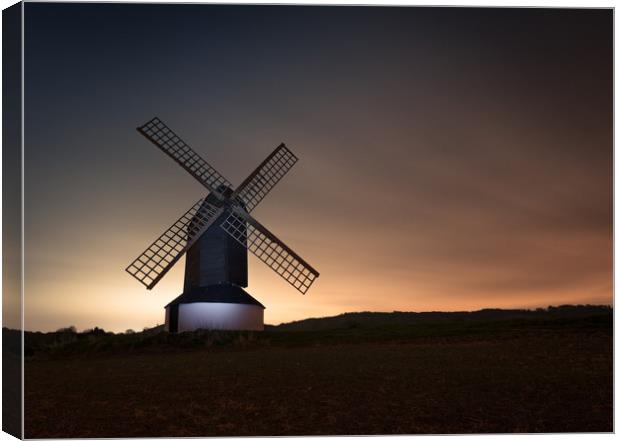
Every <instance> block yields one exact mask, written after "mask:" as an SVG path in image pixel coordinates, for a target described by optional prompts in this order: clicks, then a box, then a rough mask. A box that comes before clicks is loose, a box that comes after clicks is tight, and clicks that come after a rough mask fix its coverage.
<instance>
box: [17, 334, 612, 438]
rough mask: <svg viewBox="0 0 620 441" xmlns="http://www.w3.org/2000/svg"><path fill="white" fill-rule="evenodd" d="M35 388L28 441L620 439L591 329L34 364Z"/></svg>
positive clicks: (602, 351)
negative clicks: (535, 435)
mask: <svg viewBox="0 0 620 441" xmlns="http://www.w3.org/2000/svg"><path fill="white" fill-rule="evenodd" d="M25 388H26V408H25V418H26V419H25V429H26V436H27V437H29V438H46V437H54V438H60V437H80V438H86V437H121V436H122V437H131V436H167V437H173V436H214V435H228V436H231V435H329V434H424V433H429V434H430V433H435V434H438V433H446V434H448V433H492V432H495V433H497V432H590V431H593V432H610V431H612V430H613V428H612V394H613V392H612V337H611V334H610V333H609V332H601V331H591V330H583V331H579V330H553V331H540V332H537V333H535V334H532V333H529V334H527V335H523V336H509V337H506V336H502V337H498V338H491V337H488V336H486V337H476V338H465V339H464V338H457V337H455V338H436V339H432V338H431V339H424V340H421V341H419V342H415V341H413V342H407V343H362V344H336V345H329V346H311V347H293V348H285V347H265V348H251V349H234V350H232V349H231V350H225V351H209V350H204V349H201V350H193V351H189V352H182V353H166V354H137V355H130V356H119V355H113V356H112V355H108V356H100V357H94V358H91V359H65V360H62V359H60V360H59V359H54V360H31V361H28V362H27V363H26V377H25Z"/></svg>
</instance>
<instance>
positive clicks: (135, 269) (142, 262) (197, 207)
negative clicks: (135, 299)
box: [125, 199, 223, 289]
mask: <svg viewBox="0 0 620 441" xmlns="http://www.w3.org/2000/svg"><path fill="white" fill-rule="evenodd" d="M222 211H223V209H222V208H218V207H216V206H214V205H211V204H209V203H208V202H206V201H205V200H204V199H200V200H199V201H198V202H196V203H195V204H194V205H193V206H192V208H190V209H189V210H187V212H185V213H184V214H183V216H181V217H180V218H179V219H178V220H177V221H176V222H175V223H174V224H172V226H171V227H170V228H168V229H167V230H166V231H165V232H164V233H163V234H162V235H161V236H159V237H158V238H157V240H155V242H153V243H152V244H151V245H150V246H149V247H148V248H147V249H146V250H145V251H144V252H143V253H142V254H141V255H139V256H138V257H137V258H136V259H135V260H134V261H133V262H132V263H131V264H130V265H129V266H128V267H127V268H126V269H125V271H127V272H128V273H129V274H131V275H132V276H133V277H135V278H136V279H137V280H138V281H139V282H140V283H142V284H143V285H144V286H146V287H147V289H152V288H153V287H154V286H155V285H156V284H157V282H159V280H160V279H161V278H162V277H163V276H164V275H165V274H166V273H167V272H168V271H169V270H170V268H172V267H173V266H174V264H175V263H176V261H177V260H179V259H180V258H181V256H183V254H185V252H186V251H187V250H188V249H189V248H190V247H191V246H192V245H193V244H194V243H195V242H196V240H198V239H199V238H200V236H201V235H202V234H203V233H204V232H205V231H207V229H208V228H209V227H210V226H211V225H212V224H213V222H215V220H216V219H217V218H218V216H219V215H220V214H221V213H222Z"/></svg>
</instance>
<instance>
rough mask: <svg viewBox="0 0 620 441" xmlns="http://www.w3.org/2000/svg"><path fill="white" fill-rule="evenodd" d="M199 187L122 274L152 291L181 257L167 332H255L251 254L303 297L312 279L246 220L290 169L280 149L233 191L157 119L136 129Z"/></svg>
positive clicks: (258, 323) (308, 269)
mask: <svg viewBox="0 0 620 441" xmlns="http://www.w3.org/2000/svg"><path fill="white" fill-rule="evenodd" d="M137 130H138V132H140V133H141V134H142V135H143V136H144V137H146V138H147V139H148V140H149V141H151V142H152V143H153V144H155V145H156V146H157V147H158V148H159V149H161V150H162V151H163V152H164V153H166V154H167V155H168V156H170V157H171V158H172V159H173V160H174V161H175V162H176V163H177V164H179V165H180V166H181V167H183V168H184V169H185V170H186V171H187V172H188V173H189V174H190V175H192V176H193V177H194V178H195V179H197V180H198V182H200V183H201V184H202V185H203V186H204V187H205V188H206V189H207V190H208V191H209V194H208V195H207V196H206V197H205V198H203V199H200V200H199V201H198V202H196V203H195V204H194V205H193V206H192V207H191V208H190V209H189V210H187V212H185V213H184V214H183V215H182V216H181V217H180V218H179V219H178V220H177V221H176V222H174V224H172V226H171V227H170V228H168V229H167V230H166V231H165V232H164V233H163V234H162V235H161V236H159V237H158V238H157V239H156V240H155V241H154V242H153V243H152V244H151V245H150V246H149V247H148V248H147V249H146V250H145V251H144V252H143V253H142V254H140V256H138V257H137V258H136V259H135V260H134V261H133V262H132V263H131V264H130V265H129V266H128V267H127V268H126V271H127V272H128V273H129V274H131V275H132V276H133V277H135V278H136V279H137V280H138V281H140V283H142V284H143V285H145V286H146V288H147V289H149V290H150V289H152V288H153V287H154V286H155V285H156V284H157V283H158V282H159V281H160V280H161V279H162V277H164V275H165V274H166V273H167V272H168V271H169V270H170V269H171V268H172V267H173V266H174V264H175V263H176V262H177V261H178V260H179V259H180V258H181V257H182V256H183V255H184V254H186V253H187V258H186V261H185V281H184V286H183V293H182V294H181V295H180V296H179V297H177V298H176V299H174V300H173V301H172V302H170V303H169V304H168V305H166V307H165V309H166V330H168V331H170V332H181V331H191V330H195V329H200V328H202V329H238V330H262V329H263V313H264V311H263V310H264V306H263V305H262V304H261V303H260V302H258V301H257V300H256V299H254V298H253V297H252V296H250V295H249V294H248V293H247V292H246V291H245V290H244V289H243V288H245V287H247V286H248V266H247V251H248V250H250V252H252V253H253V254H254V255H255V256H257V257H258V258H259V259H260V260H262V261H263V262H264V263H265V264H267V266H269V267H270V268H271V269H273V270H274V271H275V272H276V273H278V274H279V275H280V276H281V277H282V278H284V280H286V281H287V282H288V283H290V284H291V285H293V286H294V287H295V288H296V289H297V290H299V291H300V292H301V293H302V294H305V293H306V292H307V291H308V289H309V288H310V286H311V285H312V283H313V282H314V280H315V279H316V278H317V277H318V276H319V273H318V272H317V271H316V270H315V269H314V268H312V266H310V265H309V264H308V263H307V262H306V261H305V260H304V259H302V258H301V257H300V256H299V255H298V254H297V253H295V252H294V251H293V250H291V249H290V248H289V247H288V246H286V245H285V244H284V242H282V241H281V240H280V239H278V238H277V237H276V236H275V235H274V234H273V233H271V232H270V231H269V230H267V228H265V227H264V226H263V225H262V224H260V223H259V222H258V221H257V220H256V219H254V218H253V217H252V216H251V215H250V212H251V211H252V210H253V209H254V208H256V206H257V205H258V204H259V203H260V202H261V201H262V200H263V199H264V198H265V196H266V195H267V194H268V193H269V192H270V191H271V190H272V189H273V188H274V187H275V185H276V184H277V183H278V182H279V181H280V180H281V179H282V178H283V177H284V175H285V174H286V173H287V172H288V171H289V170H290V169H291V167H293V165H295V163H296V162H297V157H296V156H295V155H294V154H293V153H292V152H291V151H290V150H289V149H288V148H287V147H286V146H285V145H284V144H280V145H279V146H278V147H277V148H276V149H275V150H274V151H273V152H272V153H271V154H270V155H269V156H267V158H266V159H265V160H264V161H263V162H262V163H261V164H260V165H259V166H258V167H257V168H256V170H254V171H253V172H252V173H251V174H250V175H249V176H248V177H247V178H246V179H245V180H244V181H243V182H242V183H241V185H239V187H237V188H236V189H235V190H233V186H232V184H231V183H230V182H229V181H228V180H227V179H226V178H224V177H223V176H222V175H221V174H220V173H218V172H217V171H216V170H215V169H214V168H213V167H212V166H211V165H209V164H208V163H207V162H206V161H205V160H204V159H202V158H201V157H200V156H199V155H198V154H197V153H196V152H195V151H194V150H192V148H191V147H190V146H189V145H187V144H186V143H185V142H184V141H183V140H182V139H181V138H180V137H179V136H178V135H176V134H175V133H174V132H173V131H172V130H170V128H168V126H166V125H165V124H164V123H163V122H162V121H161V120H160V119H158V118H153V119H151V120H150V121H148V122H147V123H146V124H144V125H142V126H140V127H138V128H137Z"/></svg>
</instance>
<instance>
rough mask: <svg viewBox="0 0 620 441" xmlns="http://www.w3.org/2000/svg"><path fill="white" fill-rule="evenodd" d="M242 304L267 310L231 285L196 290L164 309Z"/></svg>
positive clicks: (240, 289) (237, 287) (184, 294)
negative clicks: (200, 305) (193, 304)
mask: <svg viewBox="0 0 620 441" xmlns="http://www.w3.org/2000/svg"><path fill="white" fill-rule="evenodd" d="M199 302H207V303H241V304H245V305H257V306H260V307H261V308H263V309H264V308H265V307H264V306H263V304H262V303H261V302H259V301H258V300H256V299H255V298H254V297H252V296H251V295H249V294H248V293H247V292H246V291H245V290H244V289H243V288H241V287H240V286H237V285H231V284H218V285H210V286H206V287H201V288H194V289H192V290H191V291H188V292H184V293H183V294H181V295H180V296H178V297H177V298H176V299H174V300H173V301H171V302H170V303H168V304H167V305H166V306H165V307H164V308H167V307H169V306H173V305H178V304H180V303H199Z"/></svg>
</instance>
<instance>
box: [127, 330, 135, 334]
mask: <svg viewBox="0 0 620 441" xmlns="http://www.w3.org/2000/svg"><path fill="white" fill-rule="evenodd" d="M135 333H136V331H134V330H133V329H127V330H126V331H125V334H135Z"/></svg>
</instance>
